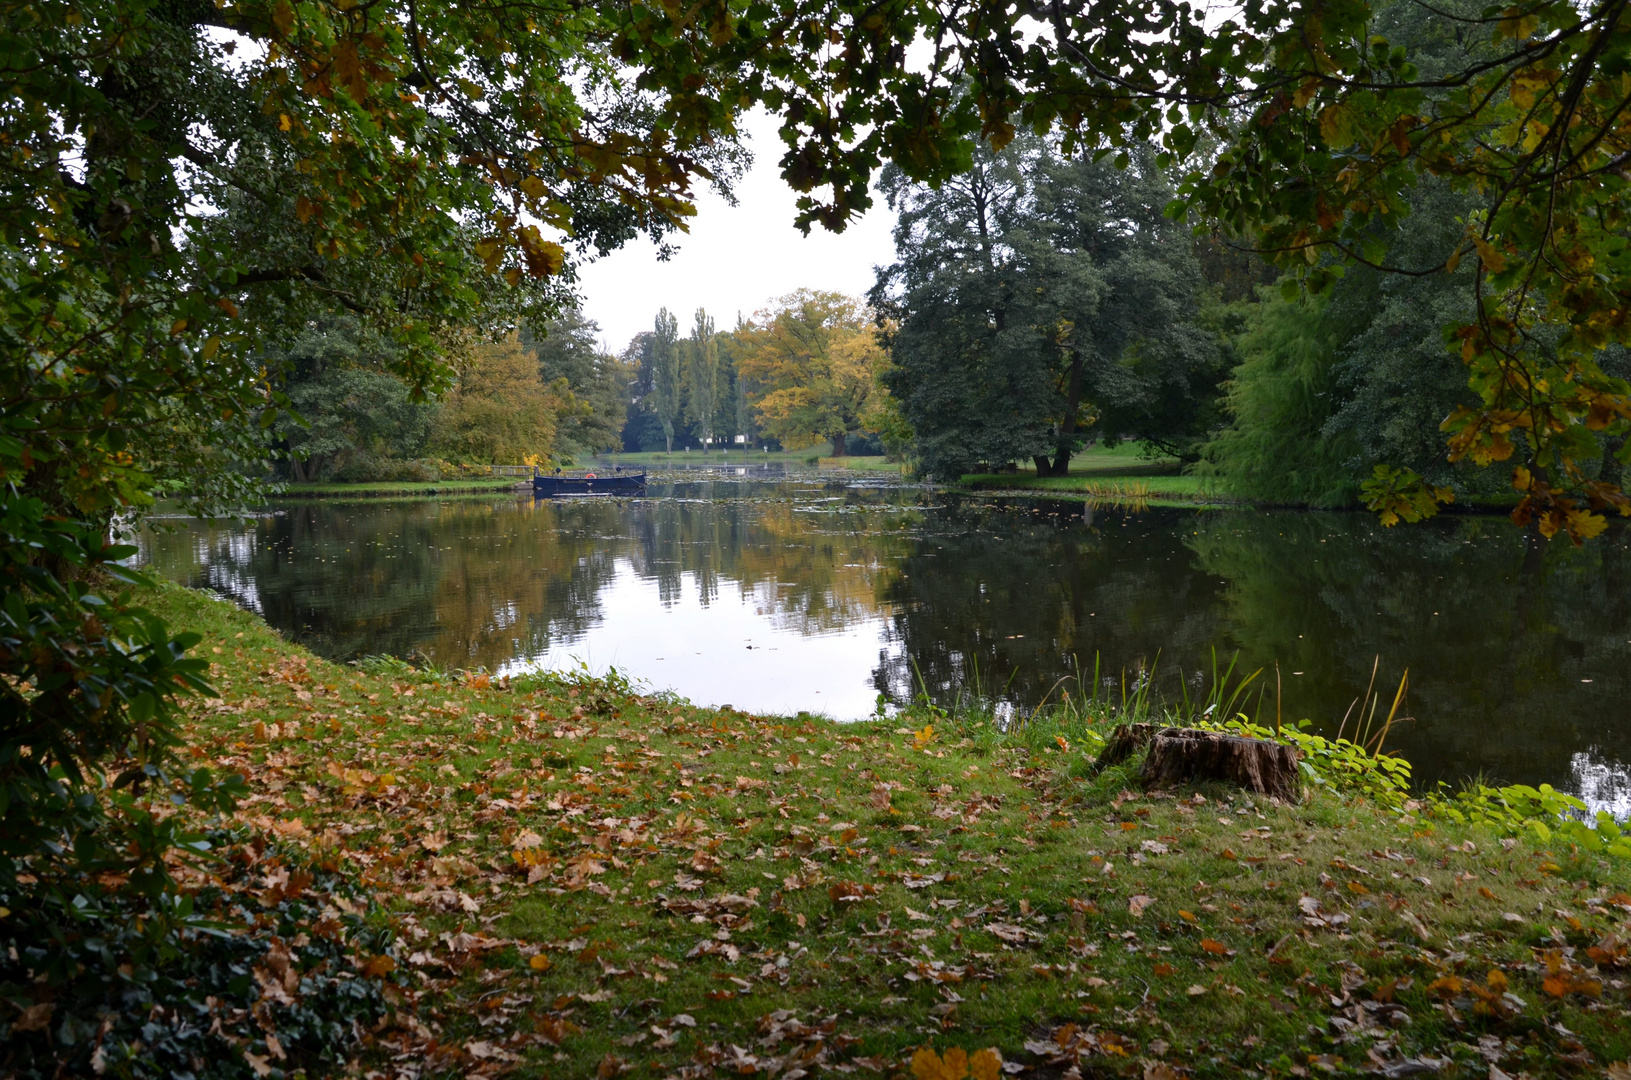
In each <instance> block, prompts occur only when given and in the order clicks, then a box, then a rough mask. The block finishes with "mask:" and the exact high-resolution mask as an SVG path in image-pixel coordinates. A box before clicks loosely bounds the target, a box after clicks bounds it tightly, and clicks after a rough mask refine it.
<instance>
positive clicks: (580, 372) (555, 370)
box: [521, 304, 635, 457]
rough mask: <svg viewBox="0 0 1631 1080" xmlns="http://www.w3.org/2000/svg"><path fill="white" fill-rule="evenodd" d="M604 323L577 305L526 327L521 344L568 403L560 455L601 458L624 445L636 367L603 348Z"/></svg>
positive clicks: (558, 435)
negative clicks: (598, 456) (533, 325)
mask: <svg viewBox="0 0 1631 1080" xmlns="http://www.w3.org/2000/svg"><path fill="white" fill-rule="evenodd" d="M599 333H600V325H599V324H598V323H596V322H595V321H594V320H593V319H589V318H585V317H584V314H583V311H582V310H581V309H580V308H579V307H578V306H577V305H575V304H574V305H573V306H571V307H569V308H567V309H566V310H564V311H562V312H561V313H560V314H559V315H558V316H556V317H555V318H554V319H551V320H550V321H549V322H547V323H544V324H543V325H542V326H539V327H537V328H536V329H534V328H531V327H528V328H525V329H523V331H522V334H521V344H522V347H523V348H526V349H528V350H530V351H531V352H532V353H533V354H534V355H535V356H536V357H537V359H538V375H539V377H540V378H541V379H542V380H543V381H544V383H545V384H546V385H549V386H551V387H553V388H554V393H555V394H556V395H557V396H558V397H560V398H561V399H562V401H563V404H564V407H563V408H562V409H561V412H560V415H559V417H558V418H557V428H556V432H555V453H556V454H557V455H565V456H569V457H577V456H579V455H585V454H598V453H601V452H602V451H605V450H611V449H613V448H614V447H618V446H621V445H622V443H623V424H624V421H625V420H626V419H627V417H628V407H629V389H630V385H631V383H632V382H633V380H634V374H635V373H634V370H633V365H632V364H630V363H629V362H627V361H625V360H623V359H622V358H620V357H617V356H613V355H611V354H609V353H607V352H606V351H604V350H603V349H602V348H601V347H600V342H599V341H598V340H597V336H598V335H599Z"/></svg>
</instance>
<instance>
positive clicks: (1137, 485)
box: [957, 443, 1219, 502]
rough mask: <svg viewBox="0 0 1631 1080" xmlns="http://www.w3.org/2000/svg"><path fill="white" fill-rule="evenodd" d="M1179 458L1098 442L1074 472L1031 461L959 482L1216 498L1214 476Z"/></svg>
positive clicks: (1073, 464) (974, 486)
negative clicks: (1186, 466) (1052, 470)
mask: <svg viewBox="0 0 1631 1080" xmlns="http://www.w3.org/2000/svg"><path fill="white" fill-rule="evenodd" d="M1181 469H1182V465H1181V464H1180V463H1179V461H1178V459H1176V458H1167V457H1161V458H1148V457H1145V456H1143V452H1142V451H1141V450H1140V449H1139V448H1138V446H1136V445H1135V444H1133V443H1121V444H1119V445H1116V446H1110V447H1106V446H1094V447H1091V448H1089V449H1088V450H1087V451H1086V452H1084V453H1081V454H1078V455H1076V456H1075V457H1073V458H1071V460H1070V475H1068V476H1048V477H1039V476H1037V475H1036V468H1035V467H1034V466H1032V465H1030V464H1028V463H1027V464H1024V465H1021V466H1020V468H1019V471H1018V472H1013V473H970V474H967V475H965V476H963V477H962V478H961V479H960V480H959V481H958V484H957V486H958V487H962V488H967V489H969V490H972V491H990V492H1003V493H1014V494H1023V493H1030V492H1045V493H1047V494H1049V495H1054V496H1066V497H1068V496H1073V495H1081V496H1084V497H1089V498H1098V499H1111V500H1117V501H1125V500H1128V499H1129V497H1131V499H1132V501H1140V502H1162V501H1169V500H1170V501H1178V502H1193V501H1196V500H1199V499H1211V498H1217V497H1219V496H1218V493H1217V492H1216V491H1215V490H1214V487H1215V485H1214V483H1213V481H1211V480H1210V479H1209V478H1206V477H1199V476H1188V475H1185V474H1184V473H1182V472H1181V471H1180V470H1181Z"/></svg>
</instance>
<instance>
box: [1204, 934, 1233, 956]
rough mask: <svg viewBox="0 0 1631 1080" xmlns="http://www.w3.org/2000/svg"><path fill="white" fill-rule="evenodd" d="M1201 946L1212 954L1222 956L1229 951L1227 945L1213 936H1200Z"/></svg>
mask: <svg viewBox="0 0 1631 1080" xmlns="http://www.w3.org/2000/svg"><path fill="white" fill-rule="evenodd" d="M1201 948H1203V949H1205V950H1206V951H1207V952H1209V953H1211V954H1212V955H1213V956H1222V955H1224V954H1225V953H1227V952H1228V951H1229V946H1227V945H1225V944H1224V943H1223V942H1221V941H1218V940H1217V939H1215V938H1201Z"/></svg>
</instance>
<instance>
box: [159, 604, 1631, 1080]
mask: <svg viewBox="0 0 1631 1080" xmlns="http://www.w3.org/2000/svg"><path fill="white" fill-rule="evenodd" d="M155 606H156V607H158V608H160V609H161V610H163V612H164V613H165V614H166V615H167V617H168V618H169V619H170V620H171V621H172V623H174V624H176V625H184V626H188V627H191V628H196V629H199V630H201V631H202V632H204V633H205V634H206V637H205V640H204V642H203V644H202V645H201V646H200V649H201V650H202V653H203V655H205V656H206V657H208V658H209V659H211V660H212V661H213V662H214V665H215V670H214V677H215V679H216V682H217V685H218V686H219V688H220V689H221V692H222V697H221V698H220V699H219V700H215V701H200V702H198V703H196V706H195V707H194V708H193V710H192V714H193V715H192V717H191V719H190V722H189V735H190V737H191V739H192V747H191V752H192V753H193V754H194V755H195V756H196V757H197V758H198V759H200V760H208V761H212V762H213V763H214V764H215V765H218V766H220V767H222V768H226V769H233V770H238V771H242V772H243V773H245V774H246V776H247V777H248V781H249V785H250V788H251V790H252V792H253V794H252V795H251V796H250V797H249V798H248V799H247V800H246V801H245V802H244V804H243V805H242V807H241V809H240V813H239V816H240V819H241V821H243V822H244V823H246V824H248V825H250V826H252V827H254V828H256V829H259V830H262V831H264V832H265V833H268V834H272V835H276V836H278V837H280V838H282V839H283V840H284V841H286V842H287V843H289V844H292V845H296V846H299V847H302V848H304V849H305V850H307V851H309V852H310V853H311V856H312V858H313V859H314V860H316V861H318V862H319V863H320V864H321V865H324V866H333V867H336V868H340V869H342V870H344V871H345V872H347V873H349V874H352V875H355V877H356V879H357V880H359V881H360V882H362V883H363V885H364V887H365V888H366V889H367V890H368V891H369V893H370V894H371V895H372V896H373V897H374V898H375V899H377V900H378V901H379V902H380V903H381V904H383V905H385V906H386V907H387V908H388V909H389V910H390V911H391V912H393V914H394V918H395V921H396V925H397V928H398V933H399V941H398V944H397V946H396V947H395V948H394V950H393V952H392V953H391V954H390V955H389V956H388V957H382V958H381V959H380V962H379V964H378V965H377V966H376V968H375V969H374V973H375V974H377V975H379V976H381V977H383V978H384V979H386V980H388V981H389V982H390V983H391V984H392V986H391V989H390V996H391V998H392V1000H393V1001H394V1002H395V1004H396V1012H395V1014H394V1018H393V1019H392V1020H391V1021H389V1022H388V1023H386V1024H383V1025H381V1026H380V1027H379V1028H378V1029H377V1030H375V1031H373V1032H371V1033H368V1034H367V1037H366V1039H365V1043H366V1045H365V1048H364V1051H363V1052H362V1053H361V1055H360V1057H359V1058H358V1060H357V1061H356V1063H355V1064H354V1071H356V1072H358V1073H366V1074H369V1075H379V1076H404V1077H419V1076H430V1075H443V1074H459V1075H465V1076H498V1075H503V1074H511V1075H529V1076H530V1075H537V1076H550V1077H574V1076H576V1077H588V1076H594V1077H598V1078H600V1080H609V1078H611V1077H616V1076H620V1075H624V1074H628V1075H629V1076H631V1077H632V1076H652V1077H659V1076H661V1077H678V1078H693V1077H695V1078H700V1077H710V1076H724V1075H738V1076H740V1075H752V1076H763V1077H780V1078H783V1080H798V1078H800V1077H804V1076H809V1075H813V1074H817V1073H828V1074H832V1073H836V1074H844V1075H848V1074H860V1075H877V1076H880V1077H895V1076H916V1077H918V1078H919V1080H942V1078H944V1080H963V1077H967V1076H976V1077H981V1078H982V1080H992V1077H994V1076H995V1075H996V1074H997V1073H999V1072H1000V1073H1004V1074H1019V1073H1034V1074H1036V1075H1039V1076H1070V1077H1075V1076H1087V1075H1092V1074H1095V1073H1097V1074H1107V1073H1114V1074H1117V1075H1129V1076H1137V1077H1141V1078H1142V1080H1172V1078H1175V1077H1179V1076H1186V1075H1194V1076H1202V1075H1207V1076H1210V1075H1235V1074H1241V1073H1244V1074H1246V1075H1272V1076H1299V1077H1302V1076H1319V1075H1322V1074H1340V1073H1350V1072H1356V1071H1357V1072H1366V1073H1372V1074H1380V1075H1383V1076H1386V1077H1405V1076H1412V1075H1416V1074H1421V1073H1435V1074H1439V1075H1442V1076H1446V1077H1458V1076H1476V1077H1480V1078H1482V1077H1489V1078H1490V1080H1502V1078H1503V1077H1522V1076H1526V1075H1527V1076H1530V1077H1542V1076H1552V1075H1570V1076H1579V1075H1591V1076H1605V1075H1606V1076H1607V1077H1609V1078H1610V1080H1631V1069H1628V1067H1627V1066H1626V1065H1625V1064H1624V1062H1625V1059H1626V1058H1627V1056H1628V1054H1631V1011H1628V1001H1627V979H1628V978H1631V944H1628V942H1631V868H1628V867H1627V866H1626V865H1624V864H1623V863H1618V864H1611V863H1608V862H1605V861H1603V860H1601V859H1600V858H1598V857H1596V856H1585V855H1582V854H1580V853H1577V852H1574V851H1570V850H1551V849H1545V848H1542V847H1539V846H1537V845H1536V844H1535V843H1533V842H1532V841H1530V840H1527V839H1521V838H1519V839H1514V838H1504V839H1503V838H1501V837H1498V836H1495V835H1492V834H1490V833H1487V832H1479V831H1476V830H1469V829H1464V828H1460V827H1456V826H1452V825H1448V824H1446V823H1443V822H1435V821H1430V820H1423V819H1421V817H1420V816H1419V814H1416V813H1406V814H1405V815H1404V816H1402V817H1399V816H1397V815H1383V814H1380V813H1379V812H1378V811H1376V810H1375V809H1374V808H1373V807H1370V806H1368V805H1366V804H1363V803H1359V802H1344V801H1343V800H1342V799H1341V798H1339V797H1337V796H1333V795H1322V796H1320V797H1318V798H1317V799H1315V800H1314V801H1311V802H1309V803H1306V804H1303V805H1297V806H1291V805H1284V804H1280V803H1278V802H1275V801H1271V800H1263V799H1261V798H1254V797H1251V796H1249V795H1247V794H1245V793H1242V792H1240V791H1238V790H1233V789H1228V788H1223V787H1202V788H1200V789H1198V790H1185V791H1177V792H1152V793H1144V792H1139V791H1136V790H1134V785H1133V784H1132V782H1131V780H1130V778H1129V775H1128V774H1126V773H1124V772H1122V771H1121V770H1119V769H1113V770H1108V771H1106V772H1104V773H1099V774H1095V773H1094V772H1093V771H1092V769H1091V768H1090V765H1091V762H1090V761H1089V760H1088V759H1087V758H1086V757H1085V756H1084V755H1083V754H1082V753H1081V752H1080V750H1078V749H1073V748H1072V747H1071V746H1070V744H1069V743H1068V741H1067V740H1062V739H1060V740H1053V741H1052V742H1050V743H1049V744H1046V745H1042V746H1031V745H1027V744H1025V743H1024V742H1023V740H1022V739H1020V738H1018V737H1016V738H1014V739H1012V740H1010V741H1007V742H999V743H998V744H997V745H995V746H990V745H986V746H985V747H984V750H985V752H984V753H981V752H979V750H980V747H978V746H976V745H975V744H973V743H971V742H970V740H967V739H963V738H960V737H959V736H958V735H957V734H956V733H955V732H950V733H948V732H936V731H934V730H933V729H932V728H931V727H924V726H917V725H913V726H903V725H902V724H901V723H900V722H899V721H890V722H888V723H869V724H865V725H839V724H832V723H828V722H824V721H820V720H816V719H811V718H808V717H803V718H792V719H789V718H778V717H760V716H750V715H746V714H744V713H741V712H739V711H735V710H732V709H730V708H728V707H726V708H721V709H704V708H698V707H694V706H692V705H690V704H688V703H686V702H684V701H680V700H676V699H671V698H668V697H665V696H662V695H650V694H642V693H637V692H635V691H634V690H632V689H630V688H628V687H627V686H623V685H621V684H618V683H615V682H608V681H604V680H599V681H597V680H594V679H588V678H583V679H568V678H560V677H538V678H530V679H526V680H521V679H517V680H514V681H503V680H496V679H489V678H488V677H487V676H485V675H475V676H469V675H466V676H460V677H456V678H455V677H450V676H445V675H442V676H437V675H432V674H421V673H410V672H406V671H397V672H394V673H393V672H386V673H384V674H369V673H367V672H365V671H363V670H360V669H357V668H353V667H346V666H340V665H334V664H330V663H327V662H324V661H322V660H319V659H317V658H315V657H313V656H311V655H310V654H307V653H305V652H303V651H302V650H300V649H298V648H296V647H294V646H291V645H289V644H288V643H287V642H285V641H283V640H282V639H280V638H278V637H277V636H276V635H275V634H273V633H272V632H271V631H270V630H269V629H267V628H266V626H265V625H264V624H263V623H261V622H260V621H259V620H257V619H255V618H254V617H253V616H250V615H247V614H244V613H242V612H239V611H237V610H236V609H234V608H230V607H228V606H227V605H225V604H221V603H219V602H216V601H212V600H208V599H206V598H203V597H202V596H200V595H199V594H196V593H189V592H186V591H184V590H180V589H173V588H172V589H166V590H164V591H162V592H161V593H160V595H159V597H158V603H157V604H156V605H155ZM1055 744H1056V745H1055Z"/></svg>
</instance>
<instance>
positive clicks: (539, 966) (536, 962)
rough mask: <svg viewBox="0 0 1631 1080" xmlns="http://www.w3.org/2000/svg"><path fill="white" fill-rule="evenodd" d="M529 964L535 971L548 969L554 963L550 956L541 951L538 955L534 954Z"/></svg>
mask: <svg viewBox="0 0 1631 1080" xmlns="http://www.w3.org/2000/svg"><path fill="white" fill-rule="evenodd" d="M527 966H528V967H530V968H532V970H534V971H548V970H549V969H550V967H551V966H552V965H551V964H550V962H549V957H547V956H545V955H544V954H543V953H539V954H538V955H537V956H534V957H533V958H532V959H531V960H528V961H527Z"/></svg>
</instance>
